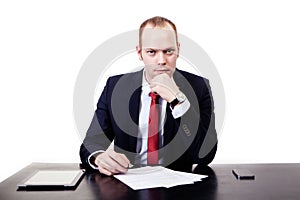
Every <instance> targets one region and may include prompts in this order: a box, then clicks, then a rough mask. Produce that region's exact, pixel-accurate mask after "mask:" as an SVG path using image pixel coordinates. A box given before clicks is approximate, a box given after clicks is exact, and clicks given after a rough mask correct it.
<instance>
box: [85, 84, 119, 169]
mask: <svg viewBox="0 0 300 200" xmlns="http://www.w3.org/2000/svg"><path fill="white" fill-rule="evenodd" d="M109 83H110V79H108V80H107V83H106V86H105V87H104V89H103V92H102V94H101V96H100V98H99V101H98V103H97V109H96V111H95V113H94V116H93V119H92V122H91V124H90V126H89V128H88V130H87V133H86V136H85V138H84V140H83V143H82V144H81V146H80V158H81V162H82V165H83V167H85V168H87V169H91V166H90V164H89V160H88V158H89V157H90V155H91V154H92V153H94V152H97V151H99V150H106V149H107V148H108V146H109V145H110V143H111V141H112V140H113V138H114V135H113V131H112V125H111V121H110V117H109V111H108V102H109V101H108V95H107V94H108V88H109V86H110V85H109ZM91 159H92V160H91V161H92V162H93V159H95V158H93V157H92V158H91Z"/></svg>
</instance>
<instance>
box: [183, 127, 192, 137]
mask: <svg viewBox="0 0 300 200" xmlns="http://www.w3.org/2000/svg"><path fill="white" fill-rule="evenodd" d="M182 129H183V131H184V133H185V134H186V135H187V136H188V137H190V136H191V135H192V134H191V131H190V129H189V128H188V126H187V125H186V124H183V125H182Z"/></svg>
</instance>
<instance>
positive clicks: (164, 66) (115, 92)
mask: <svg viewBox="0 0 300 200" xmlns="http://www.w3.org/2000/svg"><path fill="white" fill-rule="evenodd" d="M136 51H137V54H138V58H139V59H140V60H141V61H143V63H144V68H143V69H142V70H140V71H137V72H133V73H127V74H123V75H117V76H113V77H110V78H109V79H108V80H107V82H106V86H105V87H104V89H103V91H102V94H101V96H100V98H99V101H98V103H97V109H96V111H95V114H94V117H93V119H92V122H91V125H90V127H89V129H88V131H87V133H86V136H85V139H84V141H83V143H82V145H81V147H80V157H81V161H82V164H83V165H84V166H85V167H86V168H88V169H96V170H99V172H100V173H102V174H106V175H113V174H117V173H126V172H127V170H128V168H129V167H130V166H132V165H134V166H143V165H163V166H166V167H168V168H170V169H174V170H181V171H191V170H192V165H193V164H197V165H198V166H200V167H201V166H206V165H208V164H209V163H210V162H211V161H212V160H213V158H214V156H215V153H216V150H217V134H216V131H215V124H214V123H215V121H214V104H213V98H212V93H211V90H210V86H209V82H208V80H207V79H205V78H203V77H200V76H197V75H194V74H191V73H188V72H185V71H182V70H178V69H176V61H177V59H178V57H179V52H180V43H179V41H178V36H177V29H176V26H175V24H174V23H173V22H171V21H170V20H168V19H166V18H163V17H153V18H150V19H148V20H146V21H144V22H143V23H142V24H141V26H140V29H139V44H138V45H137V47H136Z"/></svg>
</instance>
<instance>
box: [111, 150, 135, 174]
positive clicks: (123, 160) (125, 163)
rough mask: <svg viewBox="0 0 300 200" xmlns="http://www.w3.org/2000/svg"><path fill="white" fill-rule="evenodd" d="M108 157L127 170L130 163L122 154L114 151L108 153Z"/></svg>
mask: <svg viewBox="0 0 300 200" xmlns="http://www.w3.org/2000/svg"><path fill="white" fill-rule="evenodd" d="M108 155H109V156H110V157H111V159H113V160H114V161H115V162H117V163H118V164H119V165H120V166H121V167H122V168H126V169H127V167H128V165H129V164H130V161H129V160H128V158H127V157H126V156H125V155H124V154H120V153H117V152H115V151H110V152H108ZM117 169H118V168H117ZM126 172H127V171H126Z"/></svg>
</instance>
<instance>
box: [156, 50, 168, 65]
mask: <svg viewBox="0 0 300 200" xmlns="http://www.w3.org/2000/svg"><path fill="white" fill-rule="evenodd" d="M157 63H158V65H165V64H166V57H165V54H164V52H162V51H160V52H158V53H157Z"/></svg>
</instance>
